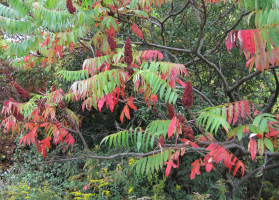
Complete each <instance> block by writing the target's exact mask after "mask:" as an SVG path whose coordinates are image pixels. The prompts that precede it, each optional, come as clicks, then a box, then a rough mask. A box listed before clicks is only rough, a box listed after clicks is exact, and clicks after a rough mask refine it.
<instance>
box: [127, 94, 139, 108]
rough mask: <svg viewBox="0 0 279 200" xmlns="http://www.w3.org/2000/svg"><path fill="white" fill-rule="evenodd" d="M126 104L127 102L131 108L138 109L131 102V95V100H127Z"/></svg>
mask: <svg viewBox="0 0 279 200" xmlns="http://www.w3.org/2000/svg"><path fill="white" fill-rule="evenodd" d="M127 104H128V105H129V106H130V107H131V108H132V109H134V110H138V109H137V108H136V106H135V105H134V104H133V97H132V100H130V101H128V102H127Z"/></svg>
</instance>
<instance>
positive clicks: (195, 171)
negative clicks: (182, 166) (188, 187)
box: [190, 160, 201, 180]
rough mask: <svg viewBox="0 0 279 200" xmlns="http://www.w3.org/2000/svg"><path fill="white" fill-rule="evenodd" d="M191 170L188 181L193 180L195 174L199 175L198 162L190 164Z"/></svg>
mask: <svg viewBox="0 0 279 200" xmlns="http://www.w3.org/2000/svg"><path fill="white" fill-rule="evenodd" d="M191 166H193V168H192V170H191V175H190V179H191V180H192V179H194V178H195V176H196V174H198V175H200V174H201V173H200V160H196V161H195V162H193V163H192V165H191Z"/></svg>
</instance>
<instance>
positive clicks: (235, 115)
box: [232, 102, 239, 125]
mask: <svg viewBox="0 0 279 200" xmlns="http://www.w3.org/2000/svg"><path fill="white" fill-rule="evenodd" d="M238 115H239V103H238V102H235V103H234V117H233V124H232V125H234V124H235V123H236V122H237V120H238Z"/></svg>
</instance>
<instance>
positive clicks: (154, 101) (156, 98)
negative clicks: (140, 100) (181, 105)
mask: <svg viewBox="0 0 279 200" xmlns="http://www.w3.org/2000/svg"><path fill="white" fill-rule="evenodd" d="M150 101H151V102H153V103H157V102H158V97H157V95H156V94H153V95H152V96H151V97H150Z"/></svg>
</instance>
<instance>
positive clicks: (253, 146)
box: [248, 138, 257, 160]
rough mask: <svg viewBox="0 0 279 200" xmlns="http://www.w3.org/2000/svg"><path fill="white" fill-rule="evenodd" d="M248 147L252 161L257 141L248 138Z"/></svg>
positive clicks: (255, 152)
mask: <svg viewBox="0 0 279 200" xmlns="http://www.w3.org/2000/svg"><path fill="white" fill-rule="evenodd" d="M248 146H250V154H251V158H252V160H254V159H255V156H256V154H257V141H256V140H255V139H253V138H250V142H249V145H248Z"/></svg>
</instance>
